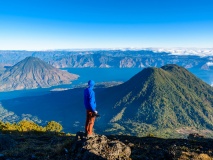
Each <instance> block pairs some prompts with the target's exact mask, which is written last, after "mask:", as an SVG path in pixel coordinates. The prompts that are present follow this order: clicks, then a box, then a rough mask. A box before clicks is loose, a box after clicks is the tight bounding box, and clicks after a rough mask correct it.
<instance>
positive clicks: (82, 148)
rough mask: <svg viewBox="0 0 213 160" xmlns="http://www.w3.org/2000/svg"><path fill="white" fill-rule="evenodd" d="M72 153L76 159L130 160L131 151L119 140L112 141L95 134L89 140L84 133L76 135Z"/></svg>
mask: <svg viewBox="0 0 213 160" xmlns="http://www.w3.org/2000/svg"><path fill="white" fill-rule="evenodd" d="M72 152H73V153H74V155H73V157H74V159H76V160H77V159H82V160H88V159H97V160H104V159H109V160H114V159H118V160H119V159H126V160H128V159H130V155H131V149H130V147H129V146H127V145H125V144H124V143H122V142H121V141H119V140H110V139H108V138H107V137H106V136H104V135H98V134H95V135H94V136H93V137H90V138H87V137H85V136H84V133H83V132H78V133H77V134H76V141H75V143H74V144H73V148H72Z"/></svg>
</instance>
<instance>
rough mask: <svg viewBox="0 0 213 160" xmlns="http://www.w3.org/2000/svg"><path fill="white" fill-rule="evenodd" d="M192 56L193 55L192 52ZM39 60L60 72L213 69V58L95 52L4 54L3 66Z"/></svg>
mask: <svg viewBox="0 0 213 160" xmlns="http://www.w3.org/2000/svg"><path fill="white" fill-rule="evenodd" d="M189 53H190V52H189ZM28 56H33V57H38V58H40V59H42V60H44V61H45V62H47V63H48V64H51V65H52V66H54V67H56V68H67V67H70V68H72V67H73V68H83V67H96V68H109V67H113V68H137V67H138V68H146V67H161V66H163V65H166V64H177V65H179V66H183V67H185V68H199V69H203V70H208V69H212V65H211V64H212V60H213V57H212V56H211V55H209V56H205V57H203V56H202V57H199V56H195V55H193V54H192V55H172V54H171V53H169V52H166V51H164V52H163V51H162V52H157V53H156V52H154V51H152V50H138V51H134V50H126V51H121V50H99V51H98V50H94V51H66V50H64V51H0V65H2V66H11V65H14V64H15V63H17V62H19V61H20V60H22V59H24V58H26V57H28Z"/></svg>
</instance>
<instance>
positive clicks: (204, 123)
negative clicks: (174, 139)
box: [98, 65, 213, 137]
mask: <svg viewBox="0 0 213 160" xmlns="http://www.w3.org/2000/svg"><path fill="white" fill-rule="evenodd" d="M118 91H119V92H118ZM106 95H108V96H107V100H106V101H104V102H99V103H102V105H103V107H102V108H104V109H103V110H104V112H105V113H110V114H109V115H108V116H106V115H105V117H111V118H109V121H110V125H111V126H108V128H111V127H112V126H117V131H116V129H115V128H112V130H111V132H110V133H125V134H131V135H138V136H145V135H147V134H148V133H150V132H153V133H155V134H156V133H160V132H161V135H163V137H167V136H169V137H170V136H172V135H174V133H175V132H176V129H178V128H183V127H191V128H195V129H197V130H202V129H203V130H209V131H213V107H212V106H213V88H212V87H211V86H210V85H208V84H206V83H204V82H203V81H202V80H200V79H198V78H197V77H195V76H194V75H193V74H192V73H190V72H189V71H187V70H186V69H185V68H183V67H179V66H177V65H166V66H163V67H161V68H155V67H150V68H146V69H143V70H142V71H141V72H139V73H138V74H137V75H135V76H134V77H132V78H131V79H130V80H129V81H127V82H125V83H123V84H121V85H119V86H116V87H112V88H108V89H106V90H105V93H104V94H103V95H100V96H102V97H104V96H106ZM102 97H100V98H99V97H98V98H99V99H101V100H102V99H103V98H102ZM105 99H106V98H105ZM104 104H106V106H113V107H112V108H109V107H108V108H107V107H106V106H105V105H104ZM102 108H101V109H100V110H102ZM106 108H107V109H106ZM106 110H107V111H106ZM100 121H101V122H102V123H103V120H100ZM107 131H110V130H109V129H107ZM176 133H177V132H176ZM212 135H213V134H212Z"/></svg>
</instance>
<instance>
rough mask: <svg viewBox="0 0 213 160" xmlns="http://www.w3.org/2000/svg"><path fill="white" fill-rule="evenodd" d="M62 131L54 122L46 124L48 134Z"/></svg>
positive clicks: (58, 124)
mask: <svg viewBox="0 0 213 160" xmlns="http://www.w3.org/2000/svg"><path fill="white" fill-rule="evenodd" d="M62 129H63V127H62V125H61V124H60V123H58V122H55V121H50V122H48V124H47V126H46V131H50V132H61V130H62Z"/></svg>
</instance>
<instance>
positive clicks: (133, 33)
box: [0, 0, 213, 50]
mask: <svg viewBox="0 0 213 160" xmlns="http://www.w3.org/2000/svg"><path fill="white" fill-rule="evenodd" d="M125 47H137V48H142V47H200V48H206V47H208V48H212V47H213V0H0V50H6V49H23V50H42V49H72V48H125Z"/></svg>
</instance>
